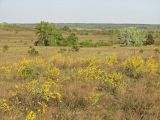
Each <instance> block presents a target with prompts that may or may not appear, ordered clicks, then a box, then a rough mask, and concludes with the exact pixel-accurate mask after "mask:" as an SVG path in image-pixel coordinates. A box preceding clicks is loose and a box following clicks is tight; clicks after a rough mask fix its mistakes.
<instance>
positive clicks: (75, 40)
mask: <svg viewBox="0 0 160 120" xmlns="http://www.w3.org/2000/svg"><path fill="white" fill-rule="evenodd" d="M67 41H68V44H69V45H70V46H71V48H72V50H73V51H79V46H78V37H77V36H76V34H75V33H71V34H70V35H69V36H68V38H67Z"/></svg>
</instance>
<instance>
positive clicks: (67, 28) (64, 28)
mask: <svg viewBox="0 0 160 120" xmlns="http://www.w3.org/2000/svg"><path fill="white" fill-rule="evenodd" d="M62 29H63V31H70V28H69V27H68V26H66V25H65V26H64V27H63V28H62Z"/></svg>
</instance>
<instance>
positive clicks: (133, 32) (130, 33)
mask: <svg viewBox="0 0 160 120" xmlns="http://www.w3.org/2000/svg"><path fill="white" fill-rule="evenodd" d="M119 38H120V44H121V45H123V46H142V45H143V42H144V36H143V32H142V31H140V30H138V29H137V28H133V27H131V28H125V29H121V30H120V37H119Z"/></svg>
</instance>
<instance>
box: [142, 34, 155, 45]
mask: <svg viewBox="0 0 160 120" xmlns="http://www.w3.org/2000/svg"><path fill="white" fill-rule="evenodd" d="M144 44H145V45H152V44H154V38H153V35H152V34H151V33H149V34H148V35H147V36H146V41H145V42H144Z"/></svg>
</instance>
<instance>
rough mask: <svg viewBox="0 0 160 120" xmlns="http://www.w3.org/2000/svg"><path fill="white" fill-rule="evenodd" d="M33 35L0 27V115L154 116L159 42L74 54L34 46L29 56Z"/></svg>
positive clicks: (138, 119) (54, 118) (158, 113)
mask: <svg viewBox="0 0 160 120" xmlns="http://www.w3.org/2000/svg"><path fill="white" fill-rule="evenodd" d="M63 34H64V35H66V36H67V35H68V33H66V32H65V33H63ZM78 37H79V40H80V41H83V40H90V39H92V40H93V41H98V40H106V41H107V40H113V41H114V40H115V41H117V40H118V39H117V38H118V37H117V36H110V35H93V34H88V35H80V34H79V35H78ZM35 40H37V38H36V35H35V34H34V30H30V31H26V30H24V31H19V32H15V31H4V30H0V120H1V119H2V120H159V118H160V102H159V100H160V58H159V56H160V55H159V53H156V52H155V50H154V49H155V48H159V46H155V45H152V46H145V47H120V46H119V45H117V44H116V45H113V46H108V47H98V48H81V49H80V51H79V52H77V53H75V52H71V51H63V52H62V51H61V48H64V47H44V46H38V47H35V48H36V50H38V51H39V55H38V56H30V55H29V54H28V53H27V51H28V47H29V46H30V45H33V43H34V41H35ZM4 45H8V46H9V48H8V50H7V51H6V52H4V51H3V46H4ZM66 49H68V48H66ZM141 49H143V51H144V52H143V53H142V52H140V50H141ZM27 71H29V72H27Z"/></svg>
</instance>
